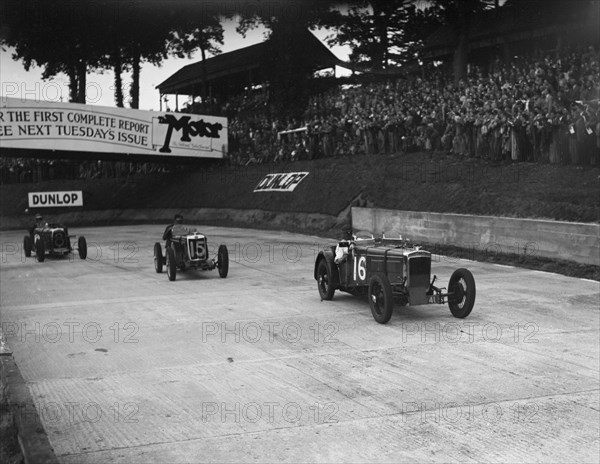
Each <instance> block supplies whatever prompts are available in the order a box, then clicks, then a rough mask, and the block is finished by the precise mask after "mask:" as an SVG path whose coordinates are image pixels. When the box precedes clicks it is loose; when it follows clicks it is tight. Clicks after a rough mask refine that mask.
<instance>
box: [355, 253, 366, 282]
mask: <svg viewBox="0 0 600 464" xmlns="http://www.w3.org/2000/svg"><path fill="white" fill-rule="evenodd" d="M357 274H358V278H359V280H365V279H366V278H367V258H365V257H364V256H361V257H357V256H354V280H356V275H357Z"/></svg>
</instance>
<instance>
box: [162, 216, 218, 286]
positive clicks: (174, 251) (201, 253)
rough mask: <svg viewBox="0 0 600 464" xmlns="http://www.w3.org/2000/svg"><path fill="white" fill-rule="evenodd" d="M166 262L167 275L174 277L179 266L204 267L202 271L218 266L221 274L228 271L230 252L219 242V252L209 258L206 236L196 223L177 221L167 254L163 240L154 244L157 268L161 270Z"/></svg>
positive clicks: (179, 268)
mask: <svg viewBox="0 0 600 464" xmlns="http://www.w3.org/2000/svg"><path fill="white" fill-rule="evenodd" d="M163 266H166V268H167V276H168V277H169V280H171V281H173V280H175V279H176V277H177V270H179V271H182V272H184V271H186V270H188V269H201V270H203V271H207V270H213V269H215V268H217V269H218V270H219V276H220V277H221V278H225V277H227V273H228V272H229V252H228V251H227V247H226V246H225V245H219V249H218V251H217V256H216V259H215V258H209V253H208V243H207V240H206V236H205V235H203V234H201V233H199V232H198V231H197V230H196V227H195V226H186V225H183V224H175V225H174V226H173V228H172V230H171V238H170V239H169V240H167V241H166V243H165V254H164V255H163V253H162V247H161V245H160V243H158V242H156V243H155V244H154V269H155V270H156V272H158V273H161V272H162V270H163Z"/></svg>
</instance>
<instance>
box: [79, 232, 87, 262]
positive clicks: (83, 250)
mask: <svg viewBox="0 0 600 464" xmlns="http://www.w3.org/2000/svg"><path fill="white" fill-rule="evenodd" d="M77 251H78V252H79V258H81V259H85V258H87V241H86V240H85V237H79V238H78V239H77Z"/></svg>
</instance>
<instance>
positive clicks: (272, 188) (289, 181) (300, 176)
mask: <svg viewBox="0 0 600 464" xmlns="http://www.w3.org/2000/svg"><path fill="white" fill-rule="evenodd" d="M306 176H308V172H284V173H277V174H267V175H266V176H265V177H263V178H262V180H261V181H260V182H259V183H258V185H257V186H256V187H255V188H254V191H255V192H293V191H294V189H295V188H296V187H297V186H298V184H299V183H300V182H302V181H303V180H304V179H305V178H306Z"/></svg>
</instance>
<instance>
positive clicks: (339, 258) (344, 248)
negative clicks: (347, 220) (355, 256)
mask: <svg viewBox="0 0 600 464" xmlns="http://www.w3.org/2000/svg"><path fill="white" fill-rule="evenodd" d="M342 235H343V237H342V240H340V241H339V243H338V244H337V246H336V247H335V258H334V260H333V261H334V262H335V264H338V265H339V264H342V263H344V262H345V261H346V258H347V257H348V253H349V252H350V247H351V246H352V226H350V225H349V224H346V225H344V227H343V228H342Z"/></svg>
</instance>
